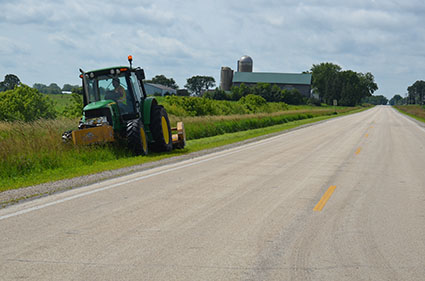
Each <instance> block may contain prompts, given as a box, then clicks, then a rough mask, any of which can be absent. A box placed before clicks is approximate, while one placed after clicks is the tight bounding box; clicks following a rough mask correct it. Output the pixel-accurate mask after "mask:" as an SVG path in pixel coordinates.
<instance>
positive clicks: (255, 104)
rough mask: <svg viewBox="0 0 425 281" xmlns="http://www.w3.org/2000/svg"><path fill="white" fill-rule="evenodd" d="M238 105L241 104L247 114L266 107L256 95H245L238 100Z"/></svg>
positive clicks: (261, 98) (265, 102)
mask: <svg viewBox="0 0 425 281" xmlns="http://www.w3.org/2000/svg"><path fill="white" fill-rule="evenodd" d="M239 103H241V104H243V105H244V106H245V107H246V109H247V110H248V111H249V112H254V113H255V112H259V111H260V110H259V109H260V108H261V107H264V106H267V101H266V100H265V99H264V98H263V97H260V96H257V95H252V94H250V95H247V96H244V97H242V98H241V99H240V100H239Z"/></svg>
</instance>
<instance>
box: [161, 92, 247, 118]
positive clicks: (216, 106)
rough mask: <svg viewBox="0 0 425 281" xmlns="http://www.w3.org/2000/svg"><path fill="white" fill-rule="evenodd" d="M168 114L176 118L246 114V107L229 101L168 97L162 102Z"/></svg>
mask: <svg viewBox="0 0 425 281" xmlns="http://www.w3.org/2000/svg"><path fill="white" fill-rule="evenodd" d="M162 105H163V106H164V107H165V109H166V110H167V112H168V113H170V114H173V115H176V116H204V115H229V114H246V113H249V112H247V111H246V109H245V107H244V106H243V105H241V104H238V103H235V102H233V103H232V102H229V101H214V100H211V99H208V98H198V97H177V96H168V97H166V98H165V100H164V101H163V102H162Z"/></svg>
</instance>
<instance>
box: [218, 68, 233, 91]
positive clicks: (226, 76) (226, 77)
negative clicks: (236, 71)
mask: <svg viewBox="0 0 425 281" xmlns="http://www.w3.org/2000/svg"><path fill="white" fill-rule="evenodd" d="M232 80H233V70H232V69H231V68H230V67H227V66H223V67H221V73H220V88H221V89H222V90H223V91H230V88H231V87H232Z"/></svg>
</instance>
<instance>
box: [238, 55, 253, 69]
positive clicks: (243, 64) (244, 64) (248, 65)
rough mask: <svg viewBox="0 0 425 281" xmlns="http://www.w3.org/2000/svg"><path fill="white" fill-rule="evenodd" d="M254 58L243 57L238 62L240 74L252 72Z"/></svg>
mask: <svg viewBox="0 0 425 281" xmlns="http://www.w3.org/2000/svg"><path fill="white" fill-rule="evenodd" d="M252 66H253V62H252V58H251V57H250V56H243V57H241V58H240V59H239V60H238V72H252Z"/></svg>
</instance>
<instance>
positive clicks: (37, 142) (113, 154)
mask: <svg viewBox="0 0 425 281" xmlns="http://www.w3.org/2000/svg"><path fill="white" fill-rule="evenodd" d="M355 109H356V108H337V111H338V112H339V113H343V112H347V111H350V110H355ZM332 114H334V110H333V109H330V108H315V109H305V110H292V111H283V112H276V113H273V114H265V113H260V114H245V115H229V116H203V117H183V118H181V117H176V116H170V119H171V121H172V123H174V124H175V122H177V121H180V120H182V121H183V122H184V123H185V128H186V133H187V139H188V140H194V139H200V138H204V137H209V136H216V135H221V134H225V133H230V132H238V131H244V130H250V129H255V128H263V127H268V126H272V125H276V124H282V123H287V122H290V121H294V120H301V119H307V118H312V117H315V116H326V115H332ZM77 124H78V119H65V118H63V119H57V120H39V121H35V122H30V123H24V122H0V191H2V190H6V189H9V188H10V187H11V186H12V187H17V186H24V185H26V184H33V183H34V182H38V183H41V182H45V181H46V178H48V176H49V173H52V174H55V175H56V176H55V179H58V178H60V177H58V176H57V175H58V174H60V175H63V178H67V177H71V176H77V175H81V170H82V169H85V168H87V170H90V171H93V172H95V171H96V169H94V168H93V167H97V166H102V165H104V164H103V163H110V161H114V160H124V159H125V158H129V157H130V156H131V153H130V152H129V151H128V150H127V149H125V148H123V146H120V145H118V144H110V145H102V146H100V145H93V146H81V147H79V146H74V145H72V144H70V143H63V142H62V140H61V136H62V133H63V132H64V131H67V130H70V129H76V126H77ZM185 151H187V150H185ZM185 151H183V153H184V152H185ZM174 153H181V152H178V151H177V152H174ZM154 157H156V156H154ZM127 162H128V161H127ZM105 169H107V167H106V168H105V167H102V169H101V170H105Z"/></svg>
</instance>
